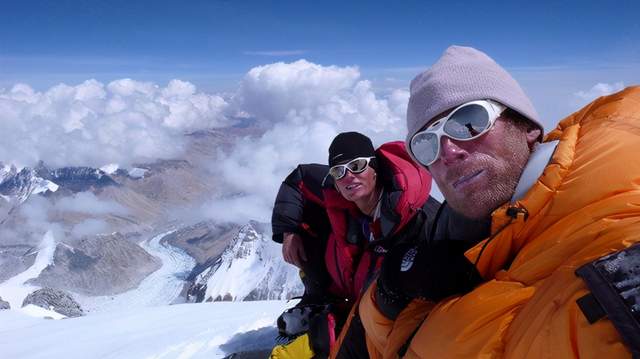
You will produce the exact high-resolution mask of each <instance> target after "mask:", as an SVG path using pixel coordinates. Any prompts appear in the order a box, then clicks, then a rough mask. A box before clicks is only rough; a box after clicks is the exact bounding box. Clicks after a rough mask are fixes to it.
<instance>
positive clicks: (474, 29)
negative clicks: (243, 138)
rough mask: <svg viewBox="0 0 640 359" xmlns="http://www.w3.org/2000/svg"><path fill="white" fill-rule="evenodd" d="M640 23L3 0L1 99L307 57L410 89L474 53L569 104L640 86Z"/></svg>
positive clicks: (607, 17) (410, 5) (500, 7)
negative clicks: (460, 52)
mask: <svg viewBox="0 0 640 359" xmlns="http://www.w3.org/2000/svg"><path fill="white" fill-rule="evenodd" d="M639 13H640V2H638V1H549V2H532V1H482V2H474V3H470V2H469V3H468V2H457V1H437V2H433V1H413V0H407V1H367V2H365V1H362V2H348V1H322V2H319V1H168V0H154V1H146V0H145V1H132V0H129V1H122V0H117V1H97V0H87V1H68V0H57V1H33V0H23V1H7V0H0V88H2V87H5V88H6V87H9V86H11V85H12V84H14V83H17V82H25V83H28V84H30V85H31V86H33V87H34V88H36V89H46V88H48V87H50V86H52V85H55V84H57V83H60V82H65V83H68V84H75V83H79V82H82V81H84V80H86V79H89V78H95V79H97V80H99V81H103V82H108V81H111V80H113V79H118V78H125V77H127V78H134V79H136V80H145V81H154V82H157V83H160V84H166V83H167V82H168V81H169V80H170V79H173V78H180V79H184V80H188V81H190V82H192V83H194V84H195V85H197V86H198V88H199V89H202V90H206V91H232V90H233V88H234V87H235V86H236V85H237V83H238V81H239V80H240V79H241V78H242V76H243V75H244V74H245V73H246V72H247V71H248V70H249V69H250V68H252V67H254V66H257V65H263V64H268V63H273V62H277V61H285V62H291V61H295V60H297V59H300V58H305V59H307V60H309V61H311V62H314V63H318V64H322V65H339V66H345V65H355V66H358V67H359V69H360V71H361V72H362V75H363V77H365V78H368V79H371V80H372V81H374V82H375V84H376V86H378V87H379V88H381V89H384V88H385V87H400V86H404V87H406V86H407V84H408V81H409V80H410V79H411V78H412V77H413V76H414V75H415V74H417V73H418V72H419V71H420V70H421V69H423V68H426V67H427V66H428V65H429V64H431V63H432V62H434V61H435V60H436V59H437V58H438V56H439V55H440V54H441V53H442V51H443V50H444V49H445V48H446V47H447V46H448V45H450V44H461V45H471V46H474V47H478V48H479V49H482V50H483V51H485V52H487V53H488V54H489V55H491V56H492V57H493V58H495V59H496V60H497V61H498V62H499V63H500V64H502V65H503V66H505V67H507V69H509V70H510V71H512V73H514V76H515V77H516V78H517V79H518V80H519V81H521V82H523V83H524V85H525V88H527V90H528V91H529V92H531V96H532V97H533V98H534V100H535V99H536V97H541V96H549V95H551V94H553V93H554V89H551V90H550V89H549V88H548V87H549V84H548V82H547V80H549V81H553V82H554V87H555V90H556V91H565V92H569V93H575V92H576V91H580V90H583V91H587V90H589V88H590V87H591V86H593V85H595V84H596V83H598V82H605V83H614V82H618V81H622V82H624V84H625V85H628V84H633V83H638V82H640V75H638V74H640V21H638V18H637V14H639ZM558 88H560V90H559V89H558ZM549 106H552V105H549ZM561 111H563V110H560V109H558V110H557V112H558V113H561ZM542 112H544V111H542ZM550 113H552V114H553V115H555V114H556V112H550Z"/></svg>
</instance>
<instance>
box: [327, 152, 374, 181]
mask: <svg viewBox="0 0 640 359" xmlns="http://www.w3.org/2000/svg"><path fill="white" fill-rule="evenodd" d="M374 158H375V157H357V158H354V159H352V160H351V161H349V162H347V163H344V164H341V165H335V166H333V167H331V168H329V175H330V176H331V177H333V179H334V180H336V181H337V180H339V179H341V178H342V177H344V176H345V175H346V174H347V170H348V171H349V172H351V173H361V172H364V170H366V169H367V166H368V165H369V162H370V161H371V160H372V159H374Z"/></svg>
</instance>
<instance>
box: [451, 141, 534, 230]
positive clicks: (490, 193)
mask: <svg viewBox="0 0 640 359" xmlns="http://www.w3.org/2000/svg"><path fill="white" fill-rule="evenodd" d="M503 148H504V149H505V151H503V153H501V154H499V156H498V158H499V159H496V158H493V157H492V156H489V155H487V154H482V153H474V154H473V155H472V156H475V158H474V159H473V161H465V162H466V163H469V162H472V163H474V164H475V166H474V167H475V168H478V169H484V170H485V171H486V172H487V173H486V174H485V175H486V176H487V178H488V179H489V180H488V184H487V186H486V188H485V189H483V190H475V191H469V193H466V194H462V193H457V191H456V189H453V188H452V187H450V186H446V189H445V190H443V195H444V197H445V198H446V199H447V203H449V205H450V206H451V208H452V209H453V210H454V211H456V212H457V213H459V214H461V215H463V216H465V217H467V218H470V219H475V220H482V219H489V218H490V216H491V213H492V212H493V211H494V210H495V209H496V208H498V207H500V206H501V205H502V204H504V203H506V202H507V201H509V200H510V199H511V197H512V196H513V193H514V192H515V189H516V186H517V185H518V181H519V180H520V175H521V174H522V171H523V169H524V166H525V165H526V163H527V161H528V159H529V155H530V154H531V151H530V150H529V146H528V145H527V142H526V139H521V138H520V137H519V136H506V137H505V143H504V147H503ZM500 155H501V156H500ZM462 165H463V166H464V164H462ZM463 171H465V172H464V173H469V170H468V169H465V168H463V167H462V166H461V167H459V168H458V169H457V170H452V171H450V173H449V175H450V176H449V177H450V178H459V177H460V175H461V174H462V173H463ZM471 172H473V171H471ZM448 183H452V182H451V181H448ZM447 192H449V193H447Z"/></svg>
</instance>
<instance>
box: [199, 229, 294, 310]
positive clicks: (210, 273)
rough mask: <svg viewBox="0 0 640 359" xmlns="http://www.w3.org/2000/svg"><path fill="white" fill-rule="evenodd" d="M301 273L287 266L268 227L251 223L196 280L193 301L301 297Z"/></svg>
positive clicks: (241, 230)
mask: <svg viewBox="0 0 640 359" xmlns="http://www.w3.org/2000/svg"><path fill="white" fill-rule="evenodd" d="M302 290H303V288H302V283H301V281H300V279H299V274H298V270H297V269H296V268H295V267H293V266H291V265H289V264H287V263H286V262H284V260H283V259H282V254H281V247H280V245H279V244H276V243H275V242H273V241H272V240H271V231H270V229H269V228H268V225H266V224H262V223H258V222H254V221H250V222H249V223H248V224H247V225H245V226H243V227H242V228H240V230H239V231H238V234H237V235H236V236H235V237H234V239H233V240H232V241H231V243H230V245H229V246H228V247H227V249H226V250H225V251H224V253H222V255H221V256H220V258H219V259H218V260H217V261H216V262H215V263H213V264H212V265H211V266H209V267H208V268H207V269H205V270H204V271H203V272H202V273H201V274H200V275H198V276H197V278H196V280H195V282H194V284H193V285H192V287H191V288H190V291H189V294H190V296H191V298H189V299H190V300H194V301H202V300H204V301H242V300H267V299H288V298H291V297H294V296H298V295H301V294H302Z"/></svg>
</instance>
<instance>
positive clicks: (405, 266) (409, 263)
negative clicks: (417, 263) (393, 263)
mask: <svg viewBox="0 0 640 359" xmlns="http://www.w3.org/2000/svg"><path fill="white" fill-rule="evenodd" d="M417 253H418V250H417V249H416V247H412V248H410V249H409V250H408V251H406V252H405V254H404V256H402V262H401V263H400V271H401V272H406V271H408V270H409V269H411V267H413V261H414V260H415V259H416V254H417Z"/></svg>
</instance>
